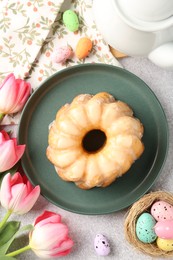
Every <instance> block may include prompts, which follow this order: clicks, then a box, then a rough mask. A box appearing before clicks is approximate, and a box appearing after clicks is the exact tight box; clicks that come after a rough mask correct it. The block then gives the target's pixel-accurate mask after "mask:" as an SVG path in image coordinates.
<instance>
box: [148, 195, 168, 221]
mask: <svg viewBox="0 0 173 260" xmlns="http://www.w3.org/2000/svg"><path fill="white" fill-rule="evenodd" d="M151 214H152V216H153V217H154V218H155V219H156V220H157V221H159V220H173V206H172V205H171V204H169V203H167V202H165V201H162V200H160V201H157V202H155V203H154V204H153V205H152V207H151Z"/></svg>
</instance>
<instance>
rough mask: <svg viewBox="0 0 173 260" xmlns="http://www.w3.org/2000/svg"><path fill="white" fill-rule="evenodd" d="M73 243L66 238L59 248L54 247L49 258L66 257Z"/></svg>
mask: <svg viewBox="0 0 173 260" xmlns="http://www.w3.org/2000/svg"><path fill="white" fill-rule="evenodd" d="M73 244H74V242H73V241H72V240H71V239H70V238H67V239H66V240H65V241H63V242H62V243H61V245H60V246H59V247H55V248H54V249H53V250H52V254H51V255H50V256H64V255H67V254H68V253H69V252H70V251H71V248H72V246H73Z"/></svg>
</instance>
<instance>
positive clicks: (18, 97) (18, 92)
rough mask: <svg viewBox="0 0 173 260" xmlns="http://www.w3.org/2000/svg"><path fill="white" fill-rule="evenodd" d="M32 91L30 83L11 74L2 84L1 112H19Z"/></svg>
mask: <svg viewBox="0 0 173 260" xmlns="http://www.w3.org/2000/svg"><path fill="white" fill-rule="evenodd" d="M30 92H31V86H30V83H28V82H26V81H24V80H22V79H16V78H15V76H14V74H13V73H11V74H9V75H8V76H7V77H6V78H5V80H4V82H3V83H2V84H1V85H0V114H1V115H4V114H11V113H16V112H19V111H20V110H21V109H22V108H23V106H24V104H25V102H26V100H27V99H28V97H29V95H30Z"/></svg>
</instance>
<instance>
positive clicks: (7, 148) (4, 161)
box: [0, 130, 25, 172]
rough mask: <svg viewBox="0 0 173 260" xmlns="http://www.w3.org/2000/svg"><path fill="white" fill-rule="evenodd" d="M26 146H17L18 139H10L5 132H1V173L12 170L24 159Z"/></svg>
mask: <svg viewBox="0 0 173 260" xmlns="http://www.w3.org/2000/svg"><path fill="white" fill-rule="evenodd" d="M24 151H25V145H17V140H16V138H12V139H10V137H9V135H8V134H7V133H6V132H5V131H4V130H2V131H0V172H4V171H7V170H9V169H10V168H12V167H13V166H14V165H15V164H16V163H17V162H18V161H19V160H20V158H21V157H22V155H23V153H24Z"/></svg>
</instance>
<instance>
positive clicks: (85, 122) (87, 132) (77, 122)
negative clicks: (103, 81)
mask: <svg viewBox="0 0 173 260" xmlns="http://www.w3.org/2000/svg"><path fill="white" fill-rule="evenodd" d="M143 131H144V129H143V125H142V123H141V122H140V121H139V120H138V119H137V118H135V117H134V116H133V111H132V109H131V108H130V107H129V106H128V105H127V104H126V103H124V102H122V101H119V100H115V98H114V97H113V96H112V95H110V94H109V93H107V92H101V93H98V94H96V95H90V94H81V95H78V96H77V97H75V98H74V99H73V101H72V103H71V104H65V105H64V106H63V107H62V108H60V110H59V111H58V112H57V114H56V119H55V120H54V121H53V122H52V124H51V126H50V128H49V135H48V147H47V151H46V155H47V158H48V159H49V160H50V162H51V163H52V164H53V165H54V166H55V169H56V172H57V173H58V175H59V176H60V177H61V178H62V179H63V180H65V181H72V182H75V184H76V185H77V186H78V187H80V188H81V189H90V188H93V187H106V186H108V185H110V184H111V183H112V182H113V181H115V179H116V178H117V177H120V176H122V175H123V174H124V173H126V172H127V171H128V170H129V168H130V167H131V165H132V164H133V163H134V161H135V160H136V159H138V158H139V157H140V156H141V154H142V153H143V151H144V145H143V143H142V141H141V138H142V136H143Z"/></svg>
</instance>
